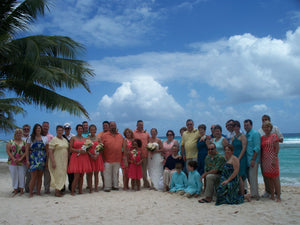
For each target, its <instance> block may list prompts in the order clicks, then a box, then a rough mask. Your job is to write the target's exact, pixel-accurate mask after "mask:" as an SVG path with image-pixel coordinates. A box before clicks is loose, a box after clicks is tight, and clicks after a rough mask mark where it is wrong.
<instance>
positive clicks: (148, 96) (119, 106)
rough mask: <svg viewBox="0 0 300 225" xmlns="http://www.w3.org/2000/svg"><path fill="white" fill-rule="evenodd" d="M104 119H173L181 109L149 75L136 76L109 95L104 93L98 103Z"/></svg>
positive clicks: (166, 90) (181, 112)
mask: <svg viewBox="0 0 300 225" xmlns="http://www.w3.org/2000/svg"><path fill="white" fill-rule="evenodd" d="M99 110H100V111H101V112H103V115H104V117H105V118H108V119H110V120H112V119H116V118H117V119H118V121H122V122H123V121H127V122H128V121H136V120H138V119H140V118H143V119H144V120H174V119H176V118H178V117H179V116H182V114H183V108H182V107H181V106H180V105H179V104H178V103H177V102H176V101H175V100H174V98H173V97H172V96H171V95H170V94H169V93H168V88H167V87H163V86H161V85H160V84H159V83H158V82H157V81H155V80H154V79H153V78H151V77H139V78H137V79H134V80H132V81H131V82H123V83H122V85H121V86H120V87H118V88H117V90H116V91H115V93H114V94H113V95H112V96H108V95H105V96H103V97H102V99H101V101H100V102H99Z"/></svg>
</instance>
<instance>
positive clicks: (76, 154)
mask: <svg viewBox="0 0 300 225" xmlns="http://www.w3.org/2000/svg"><path fill="white" fill-rule="evenodd" d="M76 131H77V135H76V136H73V137H71V139H70V147H69V152H71V153H72V155H71V157H70V163H69V166H68V173H74V180H73V182H72V189H71V195H75V188H76V186H77V185H78V189H79V194H82V185H83V176H84V173H90V172H92V167H91V163H90V159H89V155H88V153H87V152H86V151H84V150H82V146H83V145H84V143H85V141H86V138H84V137H82V132H83V126H82V125H81V124H78V125H77V126H76Z"/></svg>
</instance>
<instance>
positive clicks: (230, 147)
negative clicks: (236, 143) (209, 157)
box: [224, 144, 234, 152]
mask: <svg viewBox="0 0 300 225" xmlns="http://www.w3.org/2000/svg"><path fill="white" fill-rule="evenodd" d="M226 147H227V148H229V149H230V151H232V152H233V151H234V147H233V145H231V144H228V145H226V146H225V148H226ZM225 148H224V149H225Z"/></svg>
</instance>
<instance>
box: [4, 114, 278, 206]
mask: <svg viewBox="0 0 300 225" xmlns="http://www.w3.org/2000/svg"><path fill="white" fill-rule="evenodd" d="M262 122H263V123H262V128H261V129H260V130H259V131H255V130H254V129H252V125H253V124H252V121H251V120H245V121H244V129H245V134H244V133H243V132H242V130H241V125H240V123H239V121H234V120H229V121H227V123H226V129H227V130H228V134H227V135H226V136H225V135H223V134H222V127H221V126H220V125H212V126H211V134H210V135H208V134H206V126H205V125H204V124H201V125H199V126H198V129H196V128H194V122H193V120H191V119H189V120H187V121H186V127H182V128H181V129H180V135H181V141H180V143H179V142H178V141H177V140H176V139H175V134H174V132H173V131H172V130H168V131H167V133H166V137H167V140H166V141H164V142H162V141H161V140H160V139H159V138H158V137H157V130H156V129H155V128H152V129H151V130H150V134H149V133H148V132H147V131H146V130H144V123H143V121H142V120H138V121H137V124H136V130H134V131H132V130H131V129H129V128H126V129H125V130H124V132H123V135H124V137H123V136H122V135H121V134H120V133H119V132H118V129H117V125H116V122H114V121H111V122H108V121H104V122H103V123H102V128H103V131H101V132H100V133H98V134H97V127H96V126H95V125H93V124H92V125H90V126H89V125H88V122H87V121H84V122H83V123H82V124H78V125H77V126H76V135H73V134H72V133H71V132H70V131H71V126H70V124H69V123H65V124H64V126H62V125H58V126H57V127H56V136H55V137H53V135H51V134H49V132H48V131H49V123H48V122H43V123H42V125H40V124H35V125H34V127H33V129H32V133H31V134H30V126H29V125H27V124H26V125H24V126H23V129H16V130H15V132H14V138H13V139H12V140H10V141H9V142H8V143H7V147H6V151H7V154H8V156H9V158H8V164H9V170H10V173H11V177H12V184H13V188H14V191H13V195H16V194H17V193H20V195H22V194H23V193H24V189H25V190H26V191H28V192H29V197H32V196H33V193H36V194H37V195H40V194H41V186H42V177H43V175H44V186H45V193H49V192H50V183H51V186H52V187H54V188H55V196H57V197H61V196H63V194H64V192H65V189H66V186H65V181H66V177H67V176H68V180H69V190H70V191H71V194H72V195H75V192H76V190H77V189H78V193H79V194H82V193H83V181H84V174H86V181H87V189H88V190H89V192H93V191H95V192H97V191H98V185H99V172H100V173H101V177H102V183H103V189H104V191H105V192H110V191H111V190H119V169H120V168H122V176H123V189H124V190H128V189H129V180H131V185H130V186H131V189H132V190H137V191H139V190H140V189H141V180H143V186H144V188H150V189H154V190H162V191H165V192H169V193H178V194H181V195H184V196H186V197H193V196H194V197H198V196H200V195H201V193H202V190H203V196H204V197H203V198H201V199H199V200H198V201H199V203H209V202H211V201H212V199H213V195H214V193H216V204H217V205H220V204H240V203H242V202H243V201H244V197H246V198H247V199H248V200H250V199H251V198H255V199H259V197H260V196H259V193H258V181H257V175H258V165H259V163H261V170H262V174H263V177H264V182H265V191H266V193H265V194H264V195H263V196H264V197H267V196H269V197H270V198H271V199H275V195H276V199H277V201H278V202H279V201H281V198H280V194H281V190H280V181H279V164H278V151H279V144H278V143H279V142H282V141H283V136H282V134H281V133H280V131H279V129H278V127H276V126H273V125H272V124H271V119H270V117H269V116H268V115H264V116H263V117H262ZM148 174H149V178H150V179H148ZM246 178H248V181H249V185H250V194H247V195H245V194H246V193H247V189H248V187H247V186H248V185H247V182H246ZM93 179H94V182H92V181H93Z"/></svg>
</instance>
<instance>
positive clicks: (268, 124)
mask: <svg viewBox="0 0 300 225" xmlns="http://www.w3.org/2000/svg"><path fill="white" fill-rule="evenodd" d="M264 127H270V128H271V130H272V129H273V125H272V123H271V122H270V121H265V122H264V123H263V125H262V126H261V128H264Z"/></svg>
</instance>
